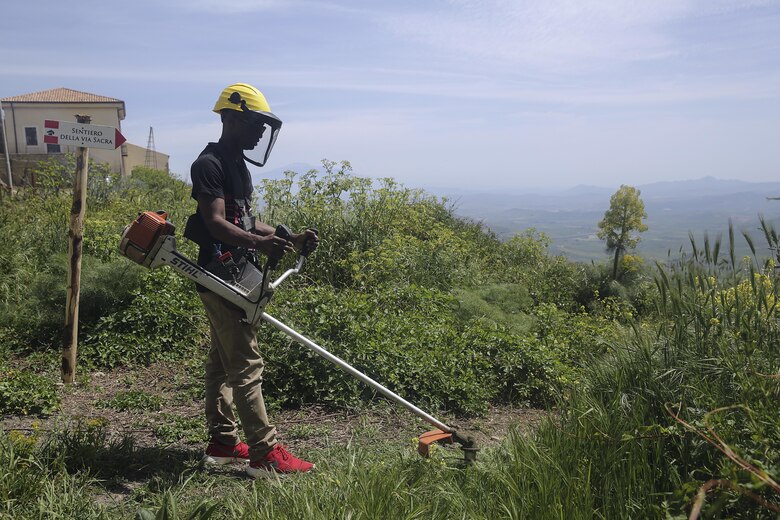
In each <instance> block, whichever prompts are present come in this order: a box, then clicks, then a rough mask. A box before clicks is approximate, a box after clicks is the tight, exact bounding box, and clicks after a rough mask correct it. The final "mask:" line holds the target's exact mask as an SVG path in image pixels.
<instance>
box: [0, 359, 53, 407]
mask: <svg viewBox="0 0 780 520" xmlns="http://www.w3.org/2000/svg"><path fill="white" fill-rule="evenodd" d="M59 404H60V396H59V393H58V392H57V387H56V386H55V385H54V382H53V381H52V380H51V378H49V377H45V376H42V375H40V374H36V373H33V372H29V371H26V370H17V369H13V368H10V367H7V366H4V365H2V364H0V414H19V415H37V414H48V413H51V412H53V411H54V410H56V409H57V407H58V406H59Z"/></svg>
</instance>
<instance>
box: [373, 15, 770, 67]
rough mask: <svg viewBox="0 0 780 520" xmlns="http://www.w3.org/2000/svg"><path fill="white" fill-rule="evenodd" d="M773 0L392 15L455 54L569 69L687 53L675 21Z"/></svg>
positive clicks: (416, 36)
mask: <svg viewBox="0 0 780 520" xmlns="http://www.w3.org/2000/svg"><path fill="white" fill-rule="evenodd" d="M776 3H777V2H773V1H769V0H755V1H749V0H744V1H736V2H735V1H726V0H655V1H652V2H644V1H637V0H531V1H525V2H519V1H516V0H449V1H447V2H446V4H445V6H444V7H443V8H440V9H436V10H430V9H429V10H417V11H414V12H410V13H396V14H391V15H388V16H387V17H386V18H385V19H384V20H383V23H384V25H385V27H386V28H387V29H388V30H391V31H395V32H396V33H397V34H398V35H399V36H400V37H402V38H406V39H411V40H413V41H416V42H418V43H420V44H423V45H426V46H430V47H433V48H438V49H440V50H442V51H445V52H447V53H449V54H452V55H458V54H462V55H465V56H470V57H479V58H483V59H490V60H499V61H503V62H508V63H511V64H515V65H519V66H527V67H531V68H533V69H535V70H539V69H541V70H546V71H554V72H571V71H578V70H587V69H591V68H593V67H603V66H609V65H612V64H622V63H630V62H642V61H653V60H659V59H663V58H667V57H670V56H675V55H677V54H679V53H680V52H681V49H680V45H679V41H678V40H677V39H676V38H675V37H674V36H673V35H672V33H671V31H670V25H671V24H673V23H676V22H681V21H685V20H688V19H692V18H702V17H706V16H710V15H723V14H727V13H731V12H735V11H739V10H743V9H747V8H750V7H755V6H763V5H771V4H776Z"/></svg>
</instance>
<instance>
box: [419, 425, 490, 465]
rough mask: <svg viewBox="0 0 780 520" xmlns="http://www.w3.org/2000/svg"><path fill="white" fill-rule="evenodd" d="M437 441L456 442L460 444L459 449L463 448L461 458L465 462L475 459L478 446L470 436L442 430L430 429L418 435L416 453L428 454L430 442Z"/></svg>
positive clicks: (441, 442) (469, 462)
mask: <svg viewBox="0 0 780 520" xmlns="http://www.w3.org/2000/svg"><path fill="white" fill-rule="evenodd" d="M434 442H438V443H439V444H452V443H453V442H457V443H458V444H460V449H461V450H463V459H464V460H465V461H466V463H467V464H471V463H472V462H474V461H475V460H477V452H478V451H479V448H477V447H476V443H475V442H474V439H473V438H471V437H467V438H464V437H461V436H460V435H458V433H457V432H454V431H453V432H445V431H443V430H431V431H429V432H425V433H423V434H422V435H420V439H419V442H418V443H417V453H419V454H420V455H422V456H423V457H425V458H428V457H429V456H430V449H431V444H433V443H434Z"/></svg>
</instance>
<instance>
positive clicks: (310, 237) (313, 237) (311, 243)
mask: <svg viewBox="0 0 780 520" xmlns="http://www.w3.org/2000/svg"><path fill="white" fill-rule="evenodd" d="M293 245H294V246H295V249H297V250H298V251H303V248H304V246H305V247H306V251H308V252H309V253H311V252H312V251H314V250H315V249H317V246H319V245H320V237H318V236H317V233H316V232H315V231H314V230H313V229H307V230H306V231H304V232H303V233H294V234H293Z"/></svg>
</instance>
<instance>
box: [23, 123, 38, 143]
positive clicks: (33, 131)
mask: <svg viewBox="0 0 780 520" xmlns="http://www.w3.org/2000/svg"><path fill="white" fill-rule="evenodd" d="M24 137H25V139H27V146H38V129H37V128H36V127H34V126H25V127H24Z"/></svg>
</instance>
